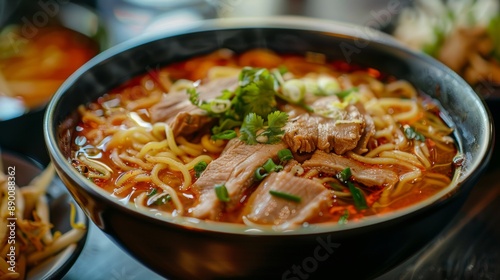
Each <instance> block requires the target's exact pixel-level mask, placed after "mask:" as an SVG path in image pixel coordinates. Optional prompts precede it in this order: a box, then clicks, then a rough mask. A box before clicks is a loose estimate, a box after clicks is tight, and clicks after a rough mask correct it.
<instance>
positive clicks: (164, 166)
mask: <svg viewBox="0 0 500 280" xmlns="http://www.w3.org/2000/svg"><path fill="white" fill-rule="evenodd" d="M78 113H79V114H80V120H79V123H78V125H77V126H76V128H75V131H73V132H72V133H71V134H72V135H73V139H72V152H71V160H72V164H73V166H74V167H75V168H76V169H77V170H78V171H79V172H80V173H81V174H83V175H84V176H85V177H86V178H88V179H89V180H91V181H92V182H93V183H95V184H96V185H98V186H99V187H101V188H103V189H105V190H107V191H108V192H109V193H110V195H112V196H114V197H116V199H119V200H122V201H124V202H126V203H132V204H134V205H135V206H136V207H137V208H139V209H143V210H145V211H152V212H155V213H158V214H160V215H166V216H170V215H174V216H177V215H180V216H188V217H195V218H199V219H206V220H213V221H220V222H231V223H245V224H247V225H251V226H269V225H272V226H278V227H282V228H288V227H292V226H296V225H303V224H305V223H321V222H332V221H333V222H337V223H339V224H345V223H349V222H352V221H355V220H359V219H362V218H363V217H365V216H370V215H377V214H382V213H386V212H390V211H393V210H396V209H400V208H403V207H406V206H408V205H411V204H414V203H416V202H418V201H421V200H423V199H425V198H427V197H429V196H431V195H433V194H434V193H436V192H438V191H439V190H441V189H443V188H444V187H446V186H448V185H449V184H450V182H451V180H452V177H453V174H454V171H455V167H456V165H457V164H459V163H460V160H459V159H460V157H459V156H457V147H456V143H455V141H454V139H453V138H452V137H451V135H452V133H453V129H452V128H450V127H449V126H448V125H447V124H446V123H445V122H444V121H443V119H442V112H441V111H440V108H439V106H438V104H437V103H435V102H434V101H433V100H432V99H430V98H429V97H427V96H425V95H423V94H422V93H420V92H419V91H418V90H417V89H416V88H415V87H413V85H411V84H410V83H408V82H407V81H405V80H399V79H397V78H396V77H392V76H387V75H384V74H383V73H380V72H379V71H378V70H376V69H372V68H363V67H356V66H351V65H349V64H346V63H343V62H339V61H328V60H327V59H326V57H325V56H324V55H322V54H318V53H308V54H306V55H305V56H298V55H280V54H277V53H274V52H273V51H270V50H266V49H255V50H250V51H247V52H245V53H242V54H237V53H233V52H232V51H230V50H227V49H221V50H219V51H216V52H214V53H211V54H207V55H204V56H200V57H196V58H192V59H190V60H187V61H183V62H177V63H173V64H171V65H167V66H165V67H162V68H159V69H155V70H150V71H149V72H148V73H147V74H144V75H142V76H139V77H136V78H134V79H132V80H131V81H129V82H127V83H126V84H124V85H122V86H120V87H119V88H116V89H114V90H112V91H110V92H109V93H107V94H105V95H103V96H102V97H100V98H99V99H98V100H96V101H95V102H93V103H90V104H87V105H85V106H80V107H79V108H78Z"/></svg>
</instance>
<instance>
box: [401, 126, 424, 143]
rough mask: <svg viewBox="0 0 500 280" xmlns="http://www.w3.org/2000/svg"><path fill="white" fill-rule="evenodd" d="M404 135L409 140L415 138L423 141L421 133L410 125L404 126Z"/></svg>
mask: <svg viewBox="0 0 500 280" xmlns="http://www.w3.org/2000/svg"><path fill="white" fill-rule="evenodd" d="M405 135H406V138H408V139H409V140H412V139H415V140H418V141H422V142H423V141H425V136H424V135H423V134H422V133H420V132H418V131H416V130H415V128H413V127H411V126H407V127H405Z"/></svg>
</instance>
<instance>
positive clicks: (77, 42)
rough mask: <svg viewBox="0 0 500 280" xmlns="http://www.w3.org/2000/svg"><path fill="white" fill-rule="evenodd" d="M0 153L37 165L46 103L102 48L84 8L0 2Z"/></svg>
mask: <svg viewBox="0 0 500 280" xmlns="http://www.w3.org/2000/svg"><path fill="white" fill-rule="evenodd" d="M0 5H1V6H0V26H1V30H0V36H1V42H0V130H1V131H5V132H6V133H3V134H2V136H1V137H0V148H3V149H8V150H11V151H16V152H19V153H22V154H24V155H27V156H29V157H32V158H34V159H36V160H37V161H38V162H40V163H42V164H43V165H46V164H48V162H49V157H48V154H47V151H46V148H45V142H44V139H43V132H42V127H43V114H44V111H45V107H46V104H47V103H48V101H49V99H50V98H51V96H52V95H53V93H55V91H56V90H57V88H58V87H59V86H60V85H61V84H62V82H63V81H64V79H66V78H67V77H68V76H69V75H70V74H71V73H72V72H74V71H75V70H76V69H77V68H78V67H79V66H81V65H83V64H84V63H85V62H86V61H88V60H89V59H90V58H92V57H93V56H94V55H96V54H97V53H98V52H100V50H102V49H104V48H106V47H107V38H106V32H105V31H104V27H103V25H102V22H101V20H100V19H99V17H98V15H97V13H96V12H95V11H94V10H93V9H92V8H90V7H88V6H86V5H85V4H81V3H78V2H68V1H66V2H61V3H59V2H57V1H37V2H34V1H2V3H1V4H0Z"/></svg>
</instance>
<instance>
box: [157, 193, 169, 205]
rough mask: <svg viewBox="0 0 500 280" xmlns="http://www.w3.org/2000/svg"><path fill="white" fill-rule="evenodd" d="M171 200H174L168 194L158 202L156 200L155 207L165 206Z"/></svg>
mask: <svg viewBox="0 0 500 280" xmlns="http://www.w3.org/2000/svg"><path fill="white" fill-rule="evenodd" d="M170 200H172V197H171V196H170V195H169V194H167V195H164V196H162V197H160V198H158V199H157V200H155V202H154V204H155V205H163V204H167V202H169V201H170Z"/></svg>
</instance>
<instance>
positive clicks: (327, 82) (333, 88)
mask: <svg viewBox="0 0 500 280" xmlns="http://www.w3.org/2000/svg"><path fill="white" fill-rule="evenodd" d="M317 83H318V89H319V92H320V95H327V96H328V95H333V94H335V93H336V92H338V91H339V90H340V83H339V81H337V79H335V78H333V77H328V76H322V77H319V79H318V81H317Z"/></svg>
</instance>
